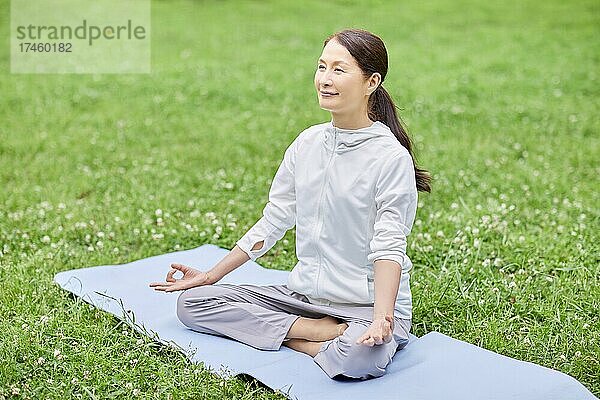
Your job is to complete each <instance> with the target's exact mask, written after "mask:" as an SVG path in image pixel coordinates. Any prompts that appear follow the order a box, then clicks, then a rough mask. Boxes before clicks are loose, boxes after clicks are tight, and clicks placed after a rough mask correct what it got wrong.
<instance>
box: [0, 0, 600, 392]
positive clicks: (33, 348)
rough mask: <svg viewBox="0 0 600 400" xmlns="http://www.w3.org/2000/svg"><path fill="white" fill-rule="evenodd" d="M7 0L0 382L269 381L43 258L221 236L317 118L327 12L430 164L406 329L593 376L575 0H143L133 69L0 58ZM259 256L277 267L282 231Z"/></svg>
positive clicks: (144, 249)
mask: <svg viewBox="0 0 600 400" xmlns="http://www.w3.org/2000/svg"><path fill="white" fill-rule="evenodd" d="M8 5H9V2H8V1H7V0H0V10H2V13H0V18H1V20H0V36H1V37H2V38H3V43H4V44H5V46H2V47H3V49H4V51H2V52H1V53H0V65H1V67H0V69H1V71H2V72H1V73H0V88H1V89H0V92H1V96H0V121H2V123H1V124H0V187H2V190H1V191H0V285H1V287H2V290H1V291H0V335H1V336H2V338H3V340H2V341H0V399H3V398H10V397H12V396H15V397H23V398H57V399H58V398H60V399H62V398H88V397H91V398H106V397H125V396H131V395H133V396H136V397H139V398H191V397H193V398H215V399H220V398H245V399H262V398H267V399H275V398H283V396H282V395H281V394H277V393H274V392H272V391H271V390H269V389H266V388H264V387H261V386H260V385H257V384H256V382H252V381H248V380H244V379H241V378H240V377H232V378H231V379H226V380H222V379H219V378H217V377H216V376H215V375H212V374H211V373H209V372H208V371H207V370H206V369H204V368H202V365H192V364H190V363H188V362H187V360H186V358H185V357H184V356H183V355H181V354H180V353H178V352H176V351H174V350H172V349H169V348H166V347H164V346H159V345H157V344H155V343H153V342H151V341H149V340H148V339H146V338H145V337H143V336H141V335H139V334H137V333H135V332H134V331H132V330H131V329H129V328H128V327H127V326H125V325H123V324H122V323H120V322H118V321H117V320H116V319H114V318H113V317H111V316H109V315H107V314H105V313H103V312H100V311H98V310H95V309H91V308H90V307H89V306H88V305H87V304H85V303H82V302H80V301H73V299H71V298H70V297H69V296H68V295H67V294H66V293H65V292H63V291H61V290H59V289H58V288H57V287H56V286H54V285H53V284H52V283H51V281H52V277H53V275H54V274H55V273H56V272H58V271H63V270H67V269H72V268H79V267H84V266H91V265H106V264H117V263H126V262H129V261H132V260H135V259H139V258H142V257H148V256H151V255H157V254H161V253H165V252H170V251H174V250H179V249H189V248H193V247H196V246H200V245H202V244H204V243H214V244H217V245H219V246H221V247H225V248H231V247H233V245H234V243H235V241H236V240H237V239H238V238H239V237H241V235H243V234H244V233H245V232H246V230H247V229H248V228H249V227H250V226H251V225H252V224H253V223H254V222H255V221H256V220H257V219H258V218H259V217H260V215H261V211H262V207H263V206H264V204H265V203H266V200H267V193H268V189H269V185H270V182H271V178H272V177H273V175H274V173H275V170H276V168H277V166H278V164H279V162H280V160H281V157H282V155H283V150H284V149H285V147H286V146H287V145H288V144H289V143H290V142H291V141H292V140H293V138H294V137H295V136H296V135H297V134H298V133H299V132H300V131H301V130H303V129H304V128H306V127H307V126H310V125H313V124H316V123H320V122H324V121H327V120H328V119H329V114H328V113H326V112H325V111H323V110H320V109H319V107H318V104H317V101H316V96H315V93H314V90H313V87H312V76H313V73H314V68H315V64H316V59H317V58H318V56H319V54H320V51H321V45H322V41H323V39H324V38H325V37H326V36H327V35H328V34H329V33H331V32H333V31H336V30H339V29H342V28H344V27H349V26H354V27H362V28H366V29H369V30H372V31H374V32H376V33H377V34H379V35H380V36H381V37H382V38H383V39H384V41H385V42H386V44H387V47H388V52H389V54H390V72H389V74H388V77H387V78H386V83H385V85H386V87H387V88H388V90H389V91H390V92H391V93H392V95H393V96H394V98H395V99H396V101H397V104H398V105H399V107H400V108H401V111H400V112H401V115H402V118H403V120H404V121H405V123H406V124H407V126H408V128H409V131H410V133H411V135H412V137H413V138H414V141H415V144H416V151H417V159H418V160H419V162H420V164H421V165H423V166H424V167H425V168H427V169H428V170H430V171H431V172H432V174H433V177H434V182H433V193H431V194H420V198H419V209H418V212H417V220H416V222H415V225H414V227H413V231H412V233H411V235H410V237H409V247H410V248H409V256H410V257H411V258H412V260H413V262H414V264H415V268H414V271H413V273H412V292H413V301H414V315H413V321H414V328H413V329H414V330H413V333H415V334H416V335H418V336H421V335H423V334H426V333H427V332H430V331H434V330H435V331H438V332H442V333H444V334H447V335H449V336H452V337H455V338H457V339H461V340H465V341H468V342H470V343H474V344H476V345H479V346H482V347H484V348H486V349H489V350H493V351H496V352H498V353H501V354H504V355H507V356H510V357H514V358H517V359H521V360H526V361H530V362H534V363H538V364H540V365H544V366H546V367H549V368H553V369H556V370H559V371H562V372H565V373H567V374H570V375H571V376H573V377H575V378H577V379H578V380H579V381H580V382H582V383H583V384H584V385H586V386H587V387H588V388H589V389H590V390H591V391H592V392H593V393H595V394H596V395H600V381H599V380H598V371H599V370H600V361H599V358H598V354H600V321H599V318H598V309H599V308H600V290H599V287H600V273H599V268H598V261H599V259H598V254H599V250H600V249H599V245H598V243H600V238H599V237H598V228H599V213H598V204H600V202H599V198H598V190H597V188H598V187H599V183H600V182H599V179H598V176H599V172H600V168H599V165H598V154H599V150H600V148H599V142H600V140H599V135H598V131H599V128H600V121H599V117H598V109H599V106H600V100H599V99H600V85H599V84H598V79H599V78H600V77H599V74H598V71H600V68H599V64H600V62H599V61H600V58H599V56H598V55H599V54H600V42H598V40H597V38H598V36H599V34H600V28H599V27H600V17H599V16H600V12H599V6H598V3H597V2H594V1H574V2H560V1H557V0H552V1H544V2H542V1H524V2H518V3H515V2H511V3H506V4H496V3H485V4H483V3H481V2H477V1H459V2H451V3H449V2H444V1H437V2H428V3H427V4H423V3H422V2H402V3H401V5H395V4H392V2H384V1H370V2H368V1H364V2H360V4H355V3H354V2H349V1H341V0H339V1H333V2H328V3H324V2H317V1H307V2H305V3H295V2H285V3H284V2H274V1H264V2H238V1H221V2H217V1H202V2H201V1H197V2H193V1H173V2H167V1H154V2H153V15H152V18H153V20H152V21H153V26H152V63H153V64H152V71H153V72H152V74H150V75H135V74H134V75H17V74H9V73H8V71H9V56H8V37H9V36H8V35H9V31H8V29H9V28H8V26H9V15H8V9H9V7H8ZM157 210H161V211H162V215H158V214H161V213H160V212H157ZM158 218H161V220H159V219H158ZM259 262H260V263H261V264H262V265H264V266H266V267H269V268H277V269H282V270H289V269H291V268H292V266H293V265H294V264H295V254H294V231H293V230H291V231H289V232H288V233H287V234H286V236H285V237H284V239H283V240H282V241H280V242H279V243H278V244H277V245H276V246H275V247H274V248H273V249H272V250H271V251H270V252H269V253H267V254H266V255H265V256H264V257H262V258H261V259H260V260H259Z"/></svg>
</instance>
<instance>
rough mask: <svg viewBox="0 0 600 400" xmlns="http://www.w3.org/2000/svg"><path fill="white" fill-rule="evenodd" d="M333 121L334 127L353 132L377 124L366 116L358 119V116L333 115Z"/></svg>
mask: <svg viewBox="0 0 600 400" xmlns="http://www.w3.org/2000/svg"><path fill="white" fill-rule="evenodd" d="M331 119H332V121H333V126H335V127H336V128H340V129H351V130H356V129H362V128H368V127H369V126H371V125H373V123H374V122H375V121H372V120H371V119H369V117H368V116H366V115H364V116H360V117H359V118H357V117H356V116H341V115H335V114H333V113H332V114H331Z"/></svg>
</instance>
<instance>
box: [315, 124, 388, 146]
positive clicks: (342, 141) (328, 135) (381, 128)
mask: <svg viewBox="0 0 600 400" xmlns="http://www.w3.org/2000/svg"><path fill="white" fill-rule="evenodd" d="M381 136H391V137H393V138H395V135H394V134H393V133H392V131H391V130H390V128H389V127H388V126H387V125H385V124H384V123H383V122H381V121H375V122H374V123H373V124H372V125H371V126H368V127H366V128H360V129H341V128H338V127H336V126H334V125H333V120H331V121H329V122H327V123H326V124H325V132H324V134H323V136H322V137H323V141H324V143H325V146H326V147H327V149H328V150H330V151H331V150H334V146H335V151H336V152H338V153H341V152H344V151H350V150H353V149H355V148H357V147H359V146H360V145H362V144H363V143H365V142H367V141H368V140H370V139H374V138H378V137H381Z"/></svg>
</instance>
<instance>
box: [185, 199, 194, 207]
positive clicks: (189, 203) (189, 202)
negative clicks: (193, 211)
mask: <svg viewBox="0 0 600 400" xmlns="http://www.w3.org/2000/svg"><path fill="white" fill-rule="evenodd" d="M195 204H196V202H195V201H194V200H188V202H187V205H188V207H194V205H195Z"/></svg>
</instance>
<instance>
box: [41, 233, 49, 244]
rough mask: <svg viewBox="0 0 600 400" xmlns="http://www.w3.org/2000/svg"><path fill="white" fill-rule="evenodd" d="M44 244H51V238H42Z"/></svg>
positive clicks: (46, 236)
mask: <svg viewBox="0 0 600 400" xmlns="http://www.w3.org/2000/svg"><path fill="white" fill-rule="evenodd" d="M42 242H43V243H50V236H48V235H44V237H43V238H42Z"/></svg>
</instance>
